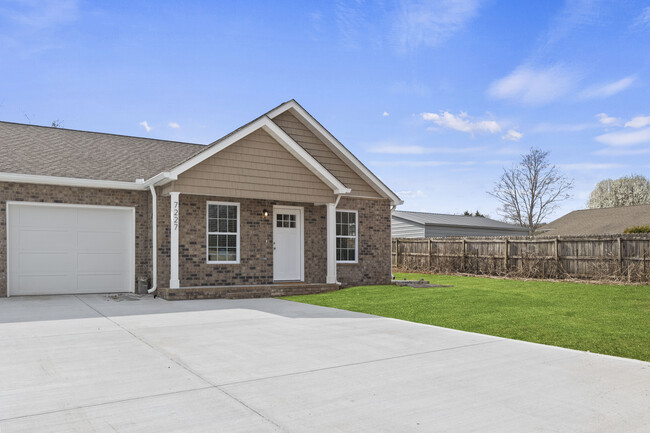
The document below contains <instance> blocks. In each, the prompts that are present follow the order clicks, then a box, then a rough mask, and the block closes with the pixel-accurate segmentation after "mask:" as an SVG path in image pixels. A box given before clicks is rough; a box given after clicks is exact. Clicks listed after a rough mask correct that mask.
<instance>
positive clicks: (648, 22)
mask: <svg viewBox="0 0 650 433" xmlns="http://www.w3.org/2000/svg"><path fill="white" fill-rule="evenodd" d="M634 26H635V27H648V26H650V6H647V7H645V8H644V9H643V11H641V14H640V15H639V16H638V17H637V18H636V20H634Z"/></svg>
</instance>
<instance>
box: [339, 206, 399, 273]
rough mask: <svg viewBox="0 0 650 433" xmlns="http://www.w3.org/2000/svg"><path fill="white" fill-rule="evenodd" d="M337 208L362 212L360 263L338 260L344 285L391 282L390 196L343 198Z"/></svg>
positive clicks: (360, 222)
mask: <svg viewBox="0 0 650 433" xmlns="http://www.w3.org/2000/svg"><path fill="white" fill-rule="evenodd" d="M337 209H344V210H356V211H357V212H358V213H359V240H358V245H359V251H358V256H359V259H358V263H355V264H351V263H350V264H348V263H345V264H338V265H337V270H336V272H337V276H338V280H339V281H340V282H341V283H342V284H343V285H344V286H359V285H366V284H390V282H391V261H390V242H391V238H390V223H391V221H390V203H389V202H388V200H367V199H353V198H342V199H341V201H340V202H339V205H338V206H337Z"/></svg>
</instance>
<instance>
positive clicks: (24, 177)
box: [0, 173, 145, 191]
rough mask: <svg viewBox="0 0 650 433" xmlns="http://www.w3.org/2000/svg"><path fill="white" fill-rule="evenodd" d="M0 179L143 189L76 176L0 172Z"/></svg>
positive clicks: (91, 186) (88, 186)
mask: <svg viewBox="0 0 650 433" xmlns="http://www.w3.org/2000/svg"><path fill="white" fill-rule="evenodd" d="M0 181H2V182H15V183H37V184H41V185H60V186H78V187H85V188H109V189H126V190H136V191H137V190H143V189H145V188H144V186H143V184H142V183H138V182H123V181H118V180H96V179H81V178H76V177H62V176H41V175H35V174H17V173H0Z"/></svg>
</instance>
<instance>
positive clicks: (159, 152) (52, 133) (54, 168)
mask: <svg viewBox="0 0 650 433" xmlns="http://www.w3.org/2000/svg"><path fill="white" fill-rule="evenodd" d="M205 148H206V146H204V145H201V144H191V143H182V142H177V141H167V140H155V139H151V138H140V137H130V136H126V135H117V134H105V133H99V132H87V131H77V130H72V129H63V128H51V127H46V126H36V125H25V124H21V123H10V122H0V172H4V173H14V174H25V175H38V176H56V177H69V178H81V179H94V180H109V181H122V182H134V181H135V180H136V179H138V178H144V179H149V178H151V177H153V176H155V175H157V174H158V173H160V172H163V171H166V170H169V169H170V168H171V167H174V166H175V165H177V164H179V163H181V162H182V161H184V160H186V159H187V158H189V157H191V156H193V155H196V154H197V153H200V152H202V151H203V150H205Z"/></svg>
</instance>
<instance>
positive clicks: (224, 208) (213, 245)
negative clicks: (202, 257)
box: [207, 202, 239, 263]
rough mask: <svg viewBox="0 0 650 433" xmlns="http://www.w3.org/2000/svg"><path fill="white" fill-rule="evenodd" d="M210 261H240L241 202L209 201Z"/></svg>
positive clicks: (208, 233) (208, 242) (208, 232)
mask: <svg viewBox="0 0 650 433" xmlns="http://www.w3.org/2000/svg"><path fill="white" fill-rule="evenodd" d="M207 208H208V209H207V236H208V241H207V245H208V263H239V203H217V202H208V203H207Z"/></svg>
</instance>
